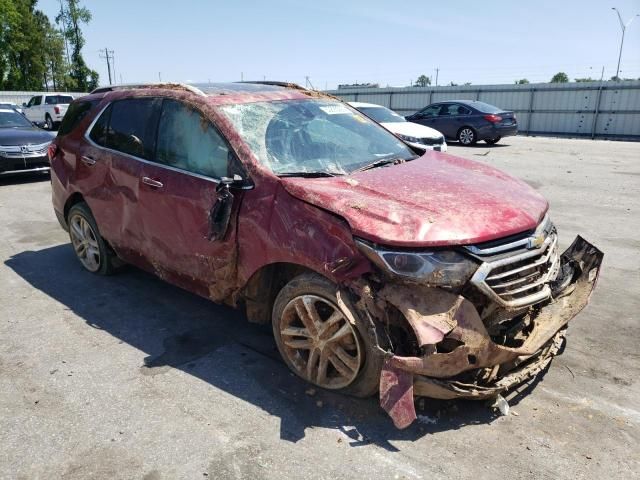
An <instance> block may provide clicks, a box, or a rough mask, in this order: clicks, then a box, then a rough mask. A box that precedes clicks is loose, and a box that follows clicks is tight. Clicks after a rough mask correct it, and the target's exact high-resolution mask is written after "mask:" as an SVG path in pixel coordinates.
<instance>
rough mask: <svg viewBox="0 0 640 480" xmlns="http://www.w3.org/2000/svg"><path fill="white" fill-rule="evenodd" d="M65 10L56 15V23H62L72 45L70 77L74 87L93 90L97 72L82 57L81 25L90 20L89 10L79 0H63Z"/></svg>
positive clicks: (96, 83) (96, 84)
mask: <svg viewBox="0 0 640 480" xmlns="http://www.w3.org/2000/svg"><path fill="white" fill-rule="evenodd" d="M65 3H66V6H67V8H66V10H63V11H62V12H60V13H59V14H58V15H57V16H56V23H61V24H62V32H63V34H64V36H65V37H66V39H67V41H68V42H69V44H70V45H71V47H72V49H73V50H72V52H71V65H70V74H69V75H70V77H71V79H72V81H73V83H74V84H75V88H76V89H78V90H81V91H85V90H93V89H94V88H96V87H97V86H98V74H97V72H95V71H94V70H91V69H90V68H89V67H87V64H86V63H85V61H84V58H83V57H82V47H84V36H83V35H82V30H81V29H80V27H81V25H82V24H83V23H84V24H86V23H89V22H90V21H91V12H89V10H88V9H86V8H85V7H82V6H80V2H79V0H65Z"/></svg>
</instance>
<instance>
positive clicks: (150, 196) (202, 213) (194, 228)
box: [138, 99, 242, 301]
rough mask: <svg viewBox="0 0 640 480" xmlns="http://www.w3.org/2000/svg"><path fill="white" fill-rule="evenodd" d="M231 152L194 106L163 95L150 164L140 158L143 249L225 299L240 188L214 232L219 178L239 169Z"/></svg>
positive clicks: (156, 263)
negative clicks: (222, 228)
mask: <svg viewBox="0 0 640 480" xmlns="http://www.w3.org/2000/svg"><path fill="white" fill-rule="evenodd" d="M235 159H236V157H235V155H234V153H233V151H232V150H231V148H230V146H229V144H228V143H227V142H226V140H225V139H224V138H223V137H222V135H221V134H220V133H219V132H218V130H217V128H216V127H215V126H214V125H213V123H211V122H210V121H209V120H208V119H207V118H206V116H205V115H204V114H203V113H202V112H200V111H199V110H198V109H196V108H194V107H193V106H191V105H187V104H185V103H182V102H180V101H177V100H174V99H164V100H163V103H162V113H161V115H160V122H159V126H158V136H157V145H156V154H155V158H154V159H153V160H154V163H149V162H147V163H145V165H144V167H143V170H142V173H141V180H140V186H139V187H140V190H139V205H138V206H139V210H140V219H141V223H142V229H143V232H142V233H143V236H144V241H143V251H142V254H143V255H144V256H145V257H147V258H148V259H150V261H151V263H152V265H153V268H154V269H155V270H156V273H157V274H158V275H159V276H160V277H163V278H165V277H166V278H167V279H169V280H170V281H172V282H173V283H177V284H178V285H181V286H183V287H185V288H188V289H189V290H192V291H196V292H198V293H200V294H202V295H205V296H208V297H210V298H212V299H214V300H218V301H220V300H223V299H224V298H225V297H226V295H227V294H228V293H229V291H230V290H231V289H232V288H233V287H234V281H235V271H236V254H237V248H236V229H235V226H236V223H235V216H236V214H237V211H238V206H239V203H240V200H241V195H242V191H241V190H236V189H234V190H233V191H232V195H233V197H234V198H233V200H230V201H229V202H227V205H229V206H230V209H231V214H230V215H229V218H230V221H229V223H228V228H227V229H226V234H225V235H224V236H222V237H221V238H216V237H215V235H214V234H213V232H214V228H213V227H215V225H213V223H212V222H213V220H214V217H215V215H214V213H213V212H214V211H215V208H216V205H217V204H218V205H220V204H221V203H220V202H222V198H221V197H222V196H224V193H223V191H224V188H221V184H220V181H219V180H220V178H221V177H227V176H231V175H232V174H233V173H234V172H238V171H239V170H237V163H236V160H235Z"/></svg>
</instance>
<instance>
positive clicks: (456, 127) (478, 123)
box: [406, 100, 518, 145]
mask: <svg viewBox="0 0 640 480" xmlns="http://www.w3.org/2000/svg"><path fill="white" fill-rule="evenodd" d="M406 119H407V120H409V121H410V122H414V123H419V124H420V125H426V126H427V127H431V128H435V129H436V130H438V131H439V132H440V133H442V134H443V135H444V136H445V137H446V138H447V140H458V141H459V142H460V143H461V144H462V145H473V144H474V143H476V142H477V141H478V140H484V141H485V142H487V143H488V144H489V145H493V144H494V143H497V142H498V141H499V140H500V139H501V138H503V137H508V136H510V135H517V133H518V122H517V120H516V116H515V114H514V113H513V112H509V111H505V110H502V109H501V108H498V107H495V106H493V105H489V104H488V103H484V102H478V101H472V100H451V101H448V102H438V103H432V104H431V105H429V106H427V107H425V108H423V109H422V110H419V111H417V112H416V113H414V114H413V115H409V116H408V117H406Z"/></svg>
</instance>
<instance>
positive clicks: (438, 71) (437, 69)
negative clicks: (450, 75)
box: [436, 68, 440, 87]
mask: <svg viewBox="0 0 640 480" xmlns="http://www.w3.org/2000/svg"><path fill="white" fill-rule="evenodd" d="M438 73H440V69H439V68H436V87H437V86H438Z"/></svg>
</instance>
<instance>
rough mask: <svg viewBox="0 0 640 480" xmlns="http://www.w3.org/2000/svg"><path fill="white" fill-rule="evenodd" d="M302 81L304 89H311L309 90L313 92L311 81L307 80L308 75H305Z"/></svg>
mask: <svg viewBox="0 0 640 480" xmlns="http://www.w3.org/2000/svg"><path fill="white" fill-rule="evenodd" d="M304 80H305V84H304V86H305V88H309V87H311V90H315V88H314V86H313V84H312V83H311V80H309V76H308V75H305V77H304Z"/></svg>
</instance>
